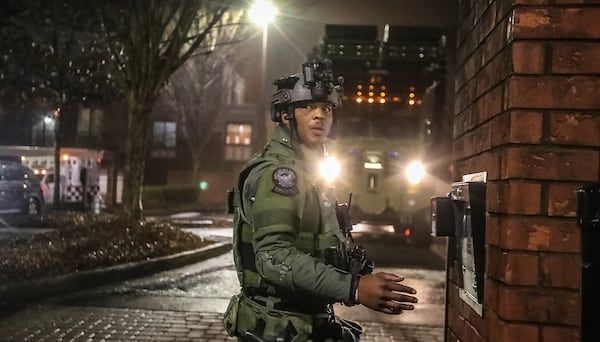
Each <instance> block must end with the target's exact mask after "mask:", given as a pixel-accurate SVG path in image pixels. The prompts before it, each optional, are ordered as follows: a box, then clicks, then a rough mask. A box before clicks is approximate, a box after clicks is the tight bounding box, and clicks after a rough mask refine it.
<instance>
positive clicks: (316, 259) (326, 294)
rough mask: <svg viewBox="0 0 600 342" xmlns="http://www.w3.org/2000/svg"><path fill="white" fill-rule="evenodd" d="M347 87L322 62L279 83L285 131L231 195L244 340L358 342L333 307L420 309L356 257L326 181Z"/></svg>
mask: <svg viewBox="0 0 600 342" xmlns="http://www.w3.org/2000/svg"><path fill="white" fill-rule="evenodd" d="M339 81H341V80H339ZM339 81H338V82H335V81H334V79H333V76H332V73H331V70H330V69H329V66H328V64H327V63H323V62H322V61H314V62H310V63H306V64H304V65H303V70H302V73H301V74H298V75H293V76H290V77H286V78H282V79H279V80H277V81H275V82H274V84H275V85H276V86H277V90H276V92H275V94H274V95H273V99H272V115H271V118H272V120H273V121H275V122H277V123H279V124H278V126H277V127H276V128H275V131H274V133H273V136H272V139H271V141H270V142H269V143H268V144H267V146H266V147H265V148H264V150H263V151H262V152H260V153H259V154H257V155H256V156H255V157H254V158H253V159H252V160H250V161H249V163H248V164H247V166H246V167H245V168H244V169H243V171H242V172H241V173H240V176H239V179H238V183H237V186H236V187H235V188H234V190H233V191H231V192H230V198H229V202H230V209H231V212H233V213H234V238H233V243H234V250H233V252H234V261H235V265H236V270H237V274H238V278H239V281H240V285H241V293H240V294H238V295H237V296H234V297H233V298H232V300H231V302H230V303H229V307H228V308H227V311H226V313H225V316H224V323H225V327H226V330H227V332H228V333H229V334H230V335H232V336H238V337H239V339H240V340H241V341H286V342H287V341H358V340H359V335H360V333H361V332H362V328H361V327H360V326H359V325H358V324H356V323H354V322H350V321H345V320H342V319H340V318H338V317H336V316H335V315H334V314H333V310H332V304H333V303H336V302H343V303H344V304H345V305H349V306H351V305H356V304H362V305H364V306H366V307H368V308H370V309H373V310H376V311H380V312H383V313H387V314H401V313H402V312H403V311H404V310H412V309H413V308H414V307H413V305H412V304H411V303H416V302H417V298H416V297H414V296H413V295H414V294H416V290H415V289H413V288H410V287H408V286H405V285H403V284H402V283H401V282H402V280H403V277H400V276H397V275H394V274H390V273H383V272H380V273H374V274H373V273H371V270H372V264H370V263H369V262H368V260H365V259H364V258H362V259H361V258H356V257H355V254H356V253H351V249H350V247H351V246H350V242H349V240H348V235H347V234H345V233H344V231H343V230H342V229H341V227H340V222H339V221H338V216H339V215H337V214H338V213H336V208H337V206H338V204H337V201H336V199H335V197H334V195H333V194H332V192H331V189H330V188H329V187H328V186H327V185H326V184H325V183H324V182H323V181H322V180H321V179H320V178H319V176H318V173H317V169H318V165H319V161H320V160H322V159H323V157H324V154H325V148H324V143H325V142H326V140H327V137H328V135H329V132H330V130H331V127H332V124H333V122H334V115H333V110H334V109H335V108H336V107H339V106H340V105H341V98H340V92H341V84H336V83H341V82H339ZM358 254H360V253H358ZM363 256H364V253H363ZM357 263H358V265H359V266H358V267H356V265H357ZM370 266H371V267H370Z"/></svg>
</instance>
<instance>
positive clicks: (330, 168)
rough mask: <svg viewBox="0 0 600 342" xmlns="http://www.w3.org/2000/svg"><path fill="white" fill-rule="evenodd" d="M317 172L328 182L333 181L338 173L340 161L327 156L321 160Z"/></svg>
mask: <svg viewBox="0 0 600 342" xmlns="http://www.w3.org/2000/svg"><path fill="white" fill-rule="evenodd" d="M319 172H320V173H321V177H323V178H324V179H325V180H326V181H327V182H328V183H331V182H333V180H335V179H336V178H337V176H339V175H340V163H339V162H338V160H337V159H336V158H335V157H327V158H326V159H325V160H323V161H322V162H321V165H320V166H319Z"/></svg>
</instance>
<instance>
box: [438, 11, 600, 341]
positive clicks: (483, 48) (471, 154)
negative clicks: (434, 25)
mask: <svg viewBox="0 0 600 342" xmlns="http://www.w3.org/2000/svg"><path fill="white" fill-rule="evenodd" d="M459 3H460V5H459V6H460V17H459V28H458V36H457V42H458V52H457V79H456V88H455V91H456V100H455V111H454V113H455V120H454V160H455V162H454V170H455V175H454V179H455V180H457V181H458V180H460V178H461V176H462V175H463V174H469V173H474V172H479V171H487V172H488V187H487V189H488V190H487V219H486V225H487V231H486V272H485V291H484V303H483V317H480V316H479V315H478V314H476V313H475V312H474V311H473V310H472V309H471V308H470V307H469V306H468V305H466V304H465V303H463V302H462V300H461V299H460V298H459V297H458V287H457V281H456V280H457V278H456V277H455V276H453V274H455V273H456V272H460V270H457V269H456V266H455V265H452V266H450V269H449V272H448V293H447V295H448V307H447V310H448V315H447V317H448V319H447V331H446V340H447V341H510V342H517V341H524V342H525V341H526V342H531V341H535V342H541V341H552V342H555V341H556V342H558V341H561V342H562V341H579V321H580V312H579V310H580V301H579V288H580V281H579V277H580V242H579V228H578V227H577V225H576V220H575V216H576V191H577V189H578V188H579V187H580V186H581V185H582V184H584V183H586V182H596V181H598V180H599V179H600V177H599V175H600V173H599V169H600V158H599V147H600V77H599V76H600V41H599V40H598V39H599V38H600V1H599V0H491V1H490V0H460V1H459ZM598 248H600V246H599V247H598ZM452 257H453V256H452V255H449V260H451V258H452Z"/></svg>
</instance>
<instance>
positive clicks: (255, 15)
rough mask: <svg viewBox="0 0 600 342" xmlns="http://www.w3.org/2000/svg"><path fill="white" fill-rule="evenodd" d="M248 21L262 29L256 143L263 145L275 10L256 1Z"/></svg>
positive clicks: (264, 1)
mask: <svg viewBox="0 0 600 342" xmlns="http://www.w3.org/2000/svg"><path fill="white" fill-rule="evenodd" d="M248 14H249V16H250V20H252V22H253V23H255V24H256V25H259V26H260V27H261V28H262V52H261V63H260V85H259V89H260V94H259V100H260V102H259V123H258V127H257V134H256V136H257V141H259V142H260V143H264V142H266V140H267V137H266V122H267V118H266V113H267V106H266V92H265V82H266V73H267V40H268V35H269V23H270V22H272V21H273V20H274V19H275V17H276V16H277V8H275V6H274V5H273V4H272V3H271V2H270V1H268V0H257V1H255V2H254V4H253V5H252V7H251V8H250V11H249V13H248Z"/></svg>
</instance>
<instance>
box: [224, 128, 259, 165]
mask: <svg viewBox="0 0 600 342" xmlns="http://www.w3.org/2000/svg"><path fill="white" fill-rule="evenodd" d="M251 143H252V125H250V124H227V135H226V136H225V160H248V159H250V157H251V154H252V146H250V144H251Z"/></svg>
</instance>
